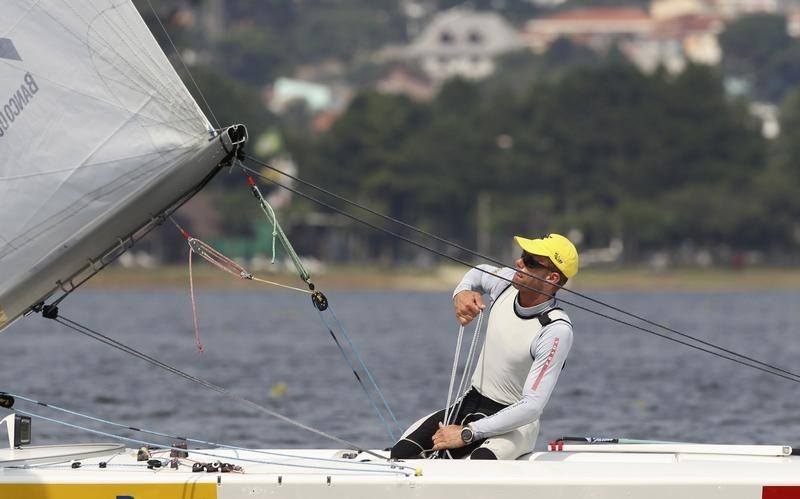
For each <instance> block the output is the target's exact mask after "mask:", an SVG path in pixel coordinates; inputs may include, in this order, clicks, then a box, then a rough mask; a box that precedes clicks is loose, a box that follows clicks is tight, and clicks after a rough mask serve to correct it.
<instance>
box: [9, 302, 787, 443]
mask: <svg viewBox="0 0 800 499" xmlns="http://www.w3.org/2000/svg"><path fill="white" fill-rule="evenodd" d="M76 295H77V296H74V297H70V298H69V299H68V300H67V301H66V302H65V303H64V304H62V305H63V306H62V314H63V315H64V316H66V317H69V318H70V319H72V320H75V321H77V322H80V323H83V324H86V325H87V326H90V327H92V328H94V329H96V330H98V331H101V332H103V333H104V334H107V335H109V336H111V337H113V338H114V339H116V340H118V341H121V342H123V343H125V344H127V345H129V346H131V347H133V348H136V349H138V350H140V351H143V352H145V353H147V354H149V355H152V356H154V357H156V358H158V359H159V360H161V361H163V362H165V363H167V364H170V365H172V366H175V367H178V368H179V369H181V370H183V371H186V372H188V373H191V374H193V375H196V376H199V377H202V378H205V379H207V380H209V381H211V382H213V383H215V384H217V385H220V386H223V387H226V388H228V389H230V390H231V391H233V392H235V393H237V394H240V395H242V396H244V397H247V398H249V399H251V400H253V401H255V402H258V403H259V404H263V405H264V406H267V407H269V408H270V409H273V410H275V411H278V412H280V413H282V414H284V415H286V416H289V417H291V418H295V419H297V420H298V421H301V422H303V423H305V424H308V425H310V426H313V427H316V428H319V429H321V430H324V431H326V432H328V433H331V434H333V435H336V436H338V437H341V438H345V439H348V440H351V441H354V442H357V443H359V444H361V445H364V446H368V447H385V446H388V445H389V444H390V441H389V437H388V436H387V433H386V430H385V427H384V426H383V424H382V423H381V422H380V420H379V419H378V418H377V416H375V413H374V411H373V409H372V407H371V406H370V404H369V402H368V400H367V398H366V396H365V395H364V392H363V391H362V390H361V388H360V387H359V386H358V384H357V383H356V381H355V378H354V376H353V374H352V372H351V370H350V368H349V367H348V365H347V363H346V362H345V361H344V360H343V358H342V356H341V353H340V352H339V350H338V348H337V347H336V345H335V343H334V342H333V341H332V339H331V337H330V335H329V334H328V332H327V330H326V329H325V327H324V326H323V323H322V321H321V320H320V317H319V315H318V314H317V312H316V311H315V309H313V308H312V306H311V304H310V300H308V297H307V296H306V295H299V294H294V293H284V292H273V291H266V292H263V291H261V292H254V291H202V292H201V293H200V295H199V297H198V306H199V314H200V320H201V334H202V339H203V342H204V344H205V347H206V352H205V353H203V354H198V353H197V351H196V349H195V346H194V332H193V327H192V319H191V308H190V304H189V298H188V296H187V293H186V292H185V291H182V290H174V291H172V290H147V291H130V290H125V291H122V290H120V291H108V290H104V291H94V290H84V291H83V292H82V293H78V294H76ZM591 296H592V297H594V298H597V299H600V300H604V301H607V302H610V303H613V304H615V305H617V306H620V307H622V308H624V309H626V310H630V311H633V312H635V313H637V314H639V315H643V316H645V317H647V318H649V319H651V320H653V321H656V322H659V323H663V324H665V325H668V326H669V327H671V328H674V329H676V330H679V331H681V332H686V333H689V334H692V335H694V336H697V337H699V338H701V339H703V340H705V341H708V342H713V343H717V344H721V345H724V346H725V347H727V348H729V349H732V350H735V351H737V352H742V353H746V354H747V355H749V356H752V357H755V358H757V359H759V360H763V361H765V362H768V363H771V364H775V365H778V366H780V367H782V368H784V369H787V370H789V371H800V368H797V364H798V362H797V360H798V359H800V341H799V340H798V329H800V307H798V305H799V304H800V292H796V291H794V292H770V293H744V292H742V293H736V292H731V293H687V292H650V293H641V292H603V293H593V294H592V295H591ZM328 297H329V299H330V301H331V303H332V305H333V308H334V311H335V312H336V314H337V316H338V318H339V319H340V321H341V323H342V324H343V325H344V327H345V328H346V330H347V332H348V333H349V336H350V338H351V339H352V341H353V342H354V344H355V345H356V346H357V348H358V349H359V352H360V353H361V355H362V357H363V358H364V359H365V361H366V363H367V365H368V366H369V367H370V368H371V370H372V372H373V374H374V376H375V378H376V380H377V381H378V383H379V384H380V385H381V387H382V388H383V390H384V393H385V396H386V399H387V400H388V402H389V404H390V405H391V407H392V408H393V410H394V412H395V414H396V416H397V419H398V420H399V422H400V425H402V426H404V427H405V426H407V425H409V424H410V423H412V422H413V421H414V420H416V419H417V418H418V417H420V416H422V415H424V414H426V413H427V412H430V411H433V410H435V409H437V408H440V407H441V406H443V404H444V403H445V400H446V396H447V385H448V381H449V375H450V369H451V366H452V357H453V353H454V350H455V339H456V335H457V332H458V328H457V324H456V322H455V319H454V318H453V316H452V312H451V309H450V307H451V306H450V295H449V293H423V292H384V291H380V292H375V291H359V292H352V291H338V292H337V291H334V292H330V293H329V296H328ZM564 298H569V297H568V296H567V295H564ZM569 299H570V300H573V299H572V298H569ZM564 307H565V309H566V310H567V311H568V312H569V313H570V315H571V316H572V318H573V323H574V325H575V331H576V336H575V338H576V339H575V344H574V347H573V350H572V352H571V353H570V356H569V360H568V363H567V368H566V370H565V371H564V373H563V374H562V377H561V379H560V381H559V384H558V386H557V388H556V392H555V393H554V395H553V397H552V399H551V401H550V403H549V404H548V406H547V409H546V411H545V413H544V415H543V417H542V432H541V435H540V437H539V442H538V443H537V448H539V449H541V448H544V446H545V445H546V443H547V442H548V441H550V440H553V439H555V438H557V437H559V436H561V435H592V436H622V437H627V438H652V439H659V440H683V441H701V442H713V443H789V444H796V445H800V396H798V393H800V390H799V389H800V387H799V386H798V385H797V384H796V383H793V382H791V381H787V380H784V379H781V378H778V377H775V376H771V375H768V374H764V373H762V372H759V371H757V370H754V369H751V368H747V367H743V366H740V365H738V364H735V363H733V362H730V361H727V360H723V359H719V358H717V357H713V356H711V355H709V354H707V353H703V352H699V351H696V350H692V349H689V348H687V347H684V346H681V345H678V344H676V343H673V342H670V341H666V340H663V339H661V338H658V337H655V336H653V335H650V334H645V333H642V332H639V331H636V330H634V329H632V328H630V327H627V326H621V325H619V324H615V323H613V322H611V321H609V320H606V319H602V318H598V317H597V316H595V315H592V314H590V313H587V312H585V311H581V310H578V309H575V308H574V307H570V306H568V305H565V306H564ZM591 308H597V307H596V306H594V305H592V306H591ZM469 333H470V334H471V331H469ZM342 339H344V338H342ZM0 354H2V357H0V390H5V391H9V392H13V393H18V394H20V395H25V396H28V397H30V398H34V399H37V400H41V401H44V402H47V403H50V404H55V405H60V406H63V407H66V408H70V409H73V410H76V411H80V412H85V413H88V414H91V415H94V416H98V417H101V418H104V419H111V420H114V421H117V422H121V423H124V424H128V425H133V426H138V427H143V428H148V429H152V430H156V431H160V432H164V433H169V434H178V435H185V436H189V437H192V438H198V439H203V440H209V441H213V442H220V443H225V444H231V445H245V446H251V447H252V446H255V447H308V446H312V447H336V446H337V445H336V444H334V443H332V442H329V441H327V440H325V439H323V438H321V437H318V436H315V435H313V434H311V433H308V432H306V431H304V430H300V429H297V428H295V427H292V426H289V425H286V424H285V423H281V422H278V421H276V420H273V419H271V418H270V417H268V416H264V415H263V414H261V413H258V412H256V411H253V410H252V409H249V408H247V407H245V406H243V405H241V404H239V403H237V402H234V401H231V400H229V399H228V398H225V397H223V396H221V395H219V394H217V393H214V392H211V391H209V390H206V389H204V388H202V387H200V386H197V385H194V384H192V383H190V382H188V381H186V380H184V379H181V378H178V377H176V376H174V375H171V374H168V373H166V372H164V371H162V370H160V369H156V368H154V367H152V366H150V365H149V364H147V363H145V362H143V361H141V360H138V359H136V358H133V357H131V356H129V355H127V354H124V353H122V352H120V351H118V350H115V349H112V348H110V347H108V346H105V345H103V344H101V343H99V342H97V341H95V340H92V339H90V338H87V337H85V336H82V335H79V334H77V333H74V332H72V331H70V330H68V329H66V328H64V327H63V326H61V325H59V324H56V323H54V322H52V321H49V320H46V319H42V318H40V317H28V318H26V319H24V320H21V321H18V322H17V323H16V324H14V325H13V326H12V327H11V328H9V329H8V330H7V331H5V332H4V333H2V334H0ZM279 383H284V384H285V386H286V393H285V394H284V395H282V396H277V397H276V396H272V395H270V391H271V389H272V388H273V387H274V386H275V385H276V384H279ZM18 405H19V407H20V408H23V409H26V410H30V411H32V412H36V413H40V414H42V415H46V416H48V417H55V418H60V419H65V420H67V421H70V422H72V423H74V424H79V425H82V426H89V427H92V428H96V429H100V430H103V431H115V430H114V429H112V428H108V427H104V426H102V425H100V424H97V423H92V422H91V421H86V420H83V419H80V418H76V417H65V416H64V415H63V414H60V413H57V412H52V411H48V410H47V409H45V408H40V407H36V406H32V405H30V404H24V403H18ZM0 415H1V414H0ZM116 433H118V434H124V435H129V436H132V437H135V438H143V439H146V440H153V441H157V440H155V439H154V438H153V437H147V436H142V435H139V434H133V433H130V432H129V433H120V432H119V431H116ZM34 436H35V440H34V443H39V444H44V443H52V442H85V441H97V440H108V438H107V437H98V436H95V435H91V434H87V433H85V432H81V431H79V430H75V429H72V428H68V427H65V426H61V425H58V424H55V423H50V422H47V421H41V420H37V421H34Z"/></svg>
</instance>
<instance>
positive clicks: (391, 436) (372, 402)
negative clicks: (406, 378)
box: [318, 311, 397, 442]
mask: <svg viewBox="0 0 800 499" xmlns="http://www.w3.org/2000/svg"><path fill="white" fill-rule="evenodd" d="M318 312H319V317H320V319H321V320H322V323H323V324H324V325H325V328H327V329H328V332H329V333H330V334H331V337H333V342H334V343H336V346H337V347H339V352H341V354H342V357H344V360H345V362H347V365H348V366H350V370H351V371H353V375H354V376H355V377H356V381H358V385H359V386H360V387H361V389H362V390H363V391H364V395H366V396H367V399H368V400H369V403H370V405H372V408H373V409H374V410H375V414H377V415H378V418H379V419H380V420H381V422H382V423H383V426H384V427H385V428H386V432H387V433H388V434H389V439H390V440H391V441H392V442H395V441H396V440H397V438H396V437H395V436H394V432H392V428H391V426H390V425H389V422H388V421H386V418H385V417H384V416H383V412H381V410H380V408H379V407H378V404H376V403H375V400H374V399H373V397H372V395H370V393H369V390H368V389H367V387H366V385H364V382H363V381H362V380H361V377H360V376H359V375H358V371H356V367H355V366H354V365H353V362H352V361H351V360H350V358H349V357H348V356H347V352H345V350H344V348H343V347H342V344H341V343H340V342H339V339H338V338H337V337H336V333H334V332H333V328H332V327H331V326H330V324H328V321H327V320H326V319H325V316H324V315H323V313H322V312H321V311H318ZM331 313H332V311H331ZM334 317H336V316H335V315H334ZM344 335H345V337H346V338H347V333H346V332H345V333H344ZM348 343H349V344H350V348H351V349H353V348H354V347H353V346H352V345H353V344H352V342H350V341H349V338H348ZM356 358H359V359H360V357H358V355H356ZM361 365H362V367H363V369H364V370H365V371H366V372H367V374H369V370H368V369H367V367H366V366H365V365H364V363H363V361H362V362H361ZM369 379H370V380H372V376H369ZM373 386H375V385H374V381H373ZM376 389H377V390H378V393H380V388H378V387H377V386H376ZM381 398H383V395H381ZM390 413H391V411H390Z"/></svg>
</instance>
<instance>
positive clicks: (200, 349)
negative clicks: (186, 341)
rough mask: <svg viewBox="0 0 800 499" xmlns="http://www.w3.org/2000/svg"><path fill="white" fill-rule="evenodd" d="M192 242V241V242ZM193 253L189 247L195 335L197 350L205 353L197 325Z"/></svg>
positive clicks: (190, 292) (190, 287)
mask: <svg viewBox="0 0 800 499" xmlns="http://www.w3.org/2000/svg"><path fill="white" fill-rule="evenodd" d="M190 244H191V243H190ZM192 253H193V250H192V248H191V246H190V247H189V294H190V295H191V296H192V319H193V320H194V337H195V339H196V340H197V352H198V353H203V350H205V349H204V348H203V342H202V341H200V327H199V326H198V325H197V304H196V303H195V299H194V279H193V277H192Z"/></svg>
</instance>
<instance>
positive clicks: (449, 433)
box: [433, 293, 466, 450]
mask: <svg viewBox="0 0 800 499" xmlns="http://www.w3.org/2000/svg"><path fill="white" fill-rule="evenodd" d="M459 294H460V293H459ZM463 428H464V427H463V426H461V425H457V424H450V425H447V426H445V425H444V424H442V423H439V429H438V430H436V433H434V434H433V450H444V449H458V448H459V447H464V445H466V444H465V443H464V440H462V439H461V430H462V429H463Z"/></svg>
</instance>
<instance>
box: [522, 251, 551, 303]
mask: <svg viewBox="0 0 800 499" xmlns="http://www.w3.org/2000/svg"><path fill="white" fill-rule="evenodd" d="M515 264H516V267H517V273H515V274H514V278H513V279H512V280H511V282H512V284H513V285H514V287H515V288H516V289H518V290H520V291H525V290H529V291H530V289H528V288H532V289H535V290H539V291H545V290H546V288H547V289H549V288H548V287H549V286H550V284H548V283H549V282H552V283H555V282H558V279H559V277H560V276H559V274H558V271H557V270H555V268H554V267H553V264H552V262H551V261H550V259H549V258H547V257H545V256H540V255H532V254H530V253H528V252H527V251H523V252H522V255H520V257H519V258H517V261H516V262H515ZM526 274H528V275H526ZM537 277H538V279H537ZM545 280H546V281H547V282H545ZM550 293H552V291H551V292H550Z"/></svg>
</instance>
